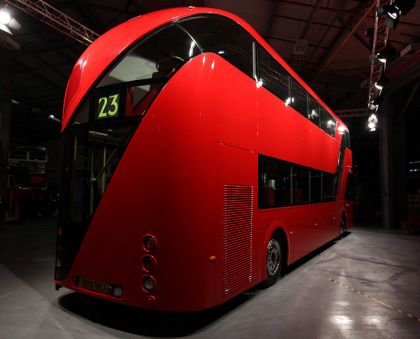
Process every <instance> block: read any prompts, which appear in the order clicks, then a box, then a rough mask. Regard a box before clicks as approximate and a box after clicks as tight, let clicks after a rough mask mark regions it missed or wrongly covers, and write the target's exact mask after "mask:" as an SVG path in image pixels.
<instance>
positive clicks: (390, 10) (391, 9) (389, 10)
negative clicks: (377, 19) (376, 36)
mask: <svg viewBox="0 0 420 339" xmlns="http://www.w3.org/2000/svg"><path fill="white" fill-rule="evenodd" d="M386 14H387V15H388V16H389V17H390V18H391V19H394V20H396V19H398V18H399V17H400V15H401V10H400V9H399V7H397V5H395V4H394V5H387V6H386Z"/></svg>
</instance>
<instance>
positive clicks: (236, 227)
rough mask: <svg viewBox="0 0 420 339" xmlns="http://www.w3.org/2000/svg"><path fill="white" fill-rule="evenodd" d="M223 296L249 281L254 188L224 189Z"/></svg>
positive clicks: (234, 187)
mask: <svg viewBox="0 0 420 339" xmlns="http://www.w3.org/2000/svg"><path fill="white" fill-rule="evenodd" d="M223 221H224V225H223V226H224V229H223V238H224V239H223V240H224V244H223V245H224V253H223V294H229V293H230V292H232V291H234V290H236V289H238V288H241V287H243V286H245V285H247V284H248V283H249V282H250V281H251V279H252V225H253V186H239V185H225V187H224V220H223Z"/></svg>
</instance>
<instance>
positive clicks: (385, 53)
mask: <svg viewBox="0 0 420 339" xmlns="http://www.w3.org/2000/svg"><path fill="white" fill-rule="evenodd" d="M396 54H397V50H396V49H395V48H394V47H392V46H391V45H388V46H386V47H385V48H383V49H382V50H381V51H379V53H378V54H376V57H377V59H378V60H379V61H380V62H382V63H386V62H387V61H389V59H391V58H392V57H394V56H395V55H396Z"/></svg>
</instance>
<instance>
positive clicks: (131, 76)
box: [97, 25, 201, 87]
mask: <svg viewBox="0 0 420 339" xmlns="http://www.w3.org/2000/svg"><path fill="white" fill-rule="evenodd" d="M200 53H201V51H200V49H199V48H198V46H197V45H196V43H195V41H194V40H192V39H191V38H190V37H189V36H188V34H186V33H185V32H184V31H182V30H181V29H179V28H178V27H176V26H175V25H172V26H169V27H166V28H164V29H162V30H160V31H158V32H156V33H154V34H152V35H151V36H149V37H148V38H146V40H142V41H141V42H140V44H138V45H137V46H135V47H134V48H132V49H131V50H130V51H129V52H128V53H127V54H126V55H125V56H124V58H123V59H122V60H121V61H120V62H119V63H118V64H117V65H116V66H115V67H114V68H113V69H112V70H111V71H110V72H109V73H108V74H107V75H106V76H105V77H104V78H103V79H102V80H101V82H100V83H99V84H98V86H97V87H102V86H107V85H112V84H118V83H121V82H130V81H134V80H140V79H151V78H162V77H163V78H164V77H168V76H170V75H171V74H172V73H174V72H175V71H176V70H177V69H178V68H179V67H180V66H182V65H183V64H184V63H185V62H186V61H188V60H189V59H190V58H192V57H194V56H196V55H198V54H200Z"/></svg>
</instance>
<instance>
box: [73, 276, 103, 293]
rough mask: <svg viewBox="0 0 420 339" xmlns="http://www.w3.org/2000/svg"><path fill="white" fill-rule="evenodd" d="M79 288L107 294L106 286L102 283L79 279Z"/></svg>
mask: <svg viewBox="0 0 420 339" xmlns="http://www.w3.org/2000/svg"><path fill="white" fill-rule="evenodd" d="M80 286H81V287H83V288H86V289H88V290H92V291H96V292H101V293H107V292H108V284H107V283H104V282H102V281H97V280H92V279H86V278H80Z"/></svg>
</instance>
